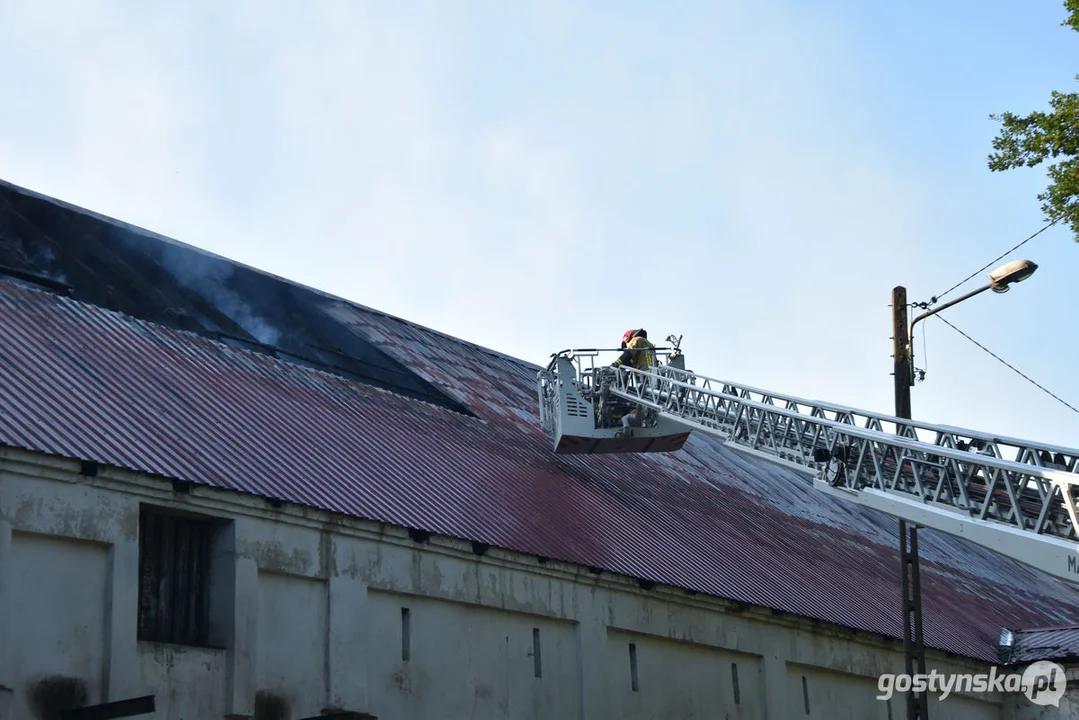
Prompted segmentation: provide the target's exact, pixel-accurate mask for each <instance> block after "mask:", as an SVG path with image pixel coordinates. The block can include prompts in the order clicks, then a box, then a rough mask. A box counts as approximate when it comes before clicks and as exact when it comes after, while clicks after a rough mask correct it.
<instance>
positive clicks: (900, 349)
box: [892, 286, 929, 720]
mask: <svg viewBox="0 0 1079 720" xmlns="http://www.w3.org/2000/svg"><path fill="white" fill-rule="evenodd" d="M892 325H893V328H892V340H893V346H894V349H893V352H892V357H893V358H894V360H895V369H894V371H893V373H892V374H893V376H894V379H895V416H896V417H897V418H903V419H905V420H910V419H911V414H910V386H911V385H912V384H913V382H912V376H911V367H910V337H909V335H908V333H907V289H906V288H905V287H901V286H900V287H896V288H893V289H892ZM898 431H899V428H898V427H897V428H896V432H898ZM896 462H902V459H901V458H896ZM899 558H900V562H901V563H902V565H903V647H904V651H905V654H906V671H907V675H908V676H911V677H913V676H914V675H918V674H922V673H925V672H926V670H925V645H924V643H923V642H922V585H921V576H920V573H919V569H918V527H917V526H916V525H911V526H910V527H909V528H908V527H907V523H906V521H905V520H900V521H899ZM928 718H929V707H928V695H927V694H926V693H924V692H921V693H915V692H914V690H910V691H909V692H908V693H907V720H928Z"/></svg>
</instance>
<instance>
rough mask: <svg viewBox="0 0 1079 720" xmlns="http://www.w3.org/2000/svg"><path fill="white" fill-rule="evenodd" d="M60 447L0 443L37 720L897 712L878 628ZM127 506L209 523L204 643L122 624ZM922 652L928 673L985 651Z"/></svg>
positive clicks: (19, 687)
mask: <svg viewBox="0 0 1079 720" xmlns="http://www.w3.org/2000/svg"><path fill="white" fill-rule="evenodd" d="M79 467H80V466H79V464H78V463H71V462H66V461H59V460H56V459H50V458H44V457H41V456H36V455H31V454H29V453H23V452H21V451H15V450H10V449H0V718H2V719H3V720H7V719H8V718H11V719H15V718H18V719H19V720H24V719H26V720H30V719H34V720H43V719H44V718H46V717H49V714H48V711H49V708H47V707H45V706H44V705H42V703H45V704H48V702H52V703H54V704H56V703H64V702H72V701H74V700H79V701H82V702H85V703H97V702H105V701H113V700H119V699H124V698H129V697H135V696H140V695H145V694H149V693H154V694H155V695H156V702H157V712H156V713H155V714H154V715H152V717H155V718H166V719H168V720H191V719H192V718H200V719H201V718H224V717H231V718H248V717H254V718H267V719H268V718H293V719H298V718H305V717H310V716H315V715H318V714H319V713H321V712H322V711H323V710H324V709H326V708H340V709H347V710H357V711H365V712H368V713H371V714H372V715H374V716H376V717H378V718H382V719H383V720H389V719H390V718H393V719H394V720H397V719H400V718H459V717H461V718H464V717H468V718H514V719H515V720H526V719H528V718H627V719H629V718H641V719H644V718H691V717H695V718H699V717H722V718H732V719H735V718H745V719H749V718H752V719H758V718H761V719H763V718H769V719H777V718H803V717H818V718H859V719H862V718H881V719H884V718H890V717H894V718H899V717H902V716H903V714H904V711H903V705H902V701H901V698H899V697H896V698H893V699H892V701H891V703H890V704H891V708H890V709H889V706H888V703H885V702H883V701H881V700H878V699H876V695H877V693H878V690H877V685H876V678H877V676H878V675H879V674H880V673H882V672H899V671H901V669H902V666H903V661H902V647H901V645H899V644H897V643H894V642H890V641H885V640H884V639H882V638H879V637H874V636H871V635H867V634H859V633H854V632H850V631H844V630H841V629H837V628H833V627H830V626H827V625H824V624H822V623H816V622H810V621H807V620H804V619H801V618H796V617H791V616H783V615H773V614H772V613H770V612H766V611H762V610H759V609H753V608H748V609H747V608H744V607H739V606H736V605H734V604H731V603H727V602H725V601H721V600H718V599H714V598H707V597H703V596H700V595H690V594H688V593H686V592H684V591H681V590H678V589H674V588H664V587H655V588H653V589H651V590H643V589H641V588H639V587H638V586H637V585H636V583H635V581H633V580H632V579H630V578H623V577H619V576H613V575H609V574H603V575H598V576H597V575H594V574H592V573H590V572H588V571H587V570H586V569H584V568H578V567H575V566H571V565H566V564H562V563H556V562H543V561H540V560H539V559H537V558H535V557H531V556H526V555H521V554H516V553H509V552H502V551H499V550H497V549H491V550H489V551H487V552H486V553H485V554H477V552H474V548H473V547H472V545H471V543H467V542H461V541H456V540H450V539H445V538H438V537H435V538H431V539H429V540H428V541H426V542H417V541H416V540H413V539H411V538H410V537H409V535H408V533H407V532H405V531H404V530H401V529H399V528H395V527H389V526H382V525H378V524H375V523H369V522H360V521H353V520H350V519H342V518H339V517H334V516H330V515H329V514H325V513H321V512H316V511H311V510H305V509H301V508H293V507H288V506H286V507H284V508H279V509H275V508H273V507H271V506H270V505H269V504H268V503H267V502H265V501H263V500H261V499H258V498H251V497H245V496H240V495H236V494H233V493H218V492H214V491H210V490H208V489H204V488H195V489H194V490H193V491H192V492H190V493H183V492H177V491H174V490H173V487H172V485H171V484H169V483H168V482H165V481H162V480H160V479H147V478H141V477H138V476H135V475H132V474H129V473H124V472H121V471H112V470H109V471H104V472H102V473H101V474H100V475H98V476H95V477H87V476H85V475H80V474H79ZM142 503H148V504H152V505H154V506H159V507H166V508H172V509H185V510H188V511H195V512H199V513H204V514H209V515H213V516H217V517H220V518H225V519H227V520H229V521H230V522H229V523H228V525H227V527H226V528H225V529H223V530H222V531H221V533H220V534H219V535H218V536H216V539H215V540H214V550H213V557H214V560H213V563H212V566H211V567H209V569H208V570H207V577H208V578H209V580H210V582H211V595H212V602H211V615H212V625H213V631H212V632H211V641H210V642H208V643H207V644H208V645H210V646H209V647H191V646H183V645H174V644H164V643H155V642H146V641H140V640H139V639H138V628H137V617H138V613H139V567H140V564H139V563H140V554H139V513H140V504H142ZM928 660H929V663H930V666H931V667H935V668H937V669H938V670H940V671H941V672H949V671H959V672H983V671H986V670H987V668H983V667H979V666H977V665H975V664H971V663H965V662H962V661H959V660H955V659H947V658H945V657H938V656H935V655H930V657H929V658H928ZM46 691H51V694H50V693H49V692H46ZM42 698H46V699H45V700H42ZM49 698H51V700H50V699H49ZM1020 700H1022V698H1020ZM1023 702H1025V701H1023ZM35 703H37V705H35ZM934 705H935V706H936V704H935V703H934ZM807 707H808V712H807ZM936 707H939V708H940V709H939V710H937V711H936V713H935V714H934V716H935V717H944V716H945V714H944V713H942V711H943V710H945V709H946V715H947V717H950V718H958V719H960V720H966V719H968V718H969V719H970V720H982V719H988V718H993V719H994V720H997V719H1000V718H1010V717H1017V718H1018V717H1046V716H1043V715H1030V714H1029V712H1028V711H1029V707H1024V706H1023V704H1022V702H1021V703H1018V704H1017V703H1014V702H1012V700H1011V699H1009V698H1004V697H999V696H994V695H980V696H977V697H970V696H962V697H961V696H953V697H950V698H948V699H947V700H946V701H944V703H943V705H940V706H936ZM936 707H935V708H934V709H936ZM1023 712H1028V714H1027V715H1023V714H1022V713H1023Z"/></svg>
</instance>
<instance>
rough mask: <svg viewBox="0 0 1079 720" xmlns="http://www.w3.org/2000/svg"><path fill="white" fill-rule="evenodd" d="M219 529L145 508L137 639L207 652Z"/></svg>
mask: <svg viewBox="0 0 1079 720" xmlns="http://www.w3.org/2000/svg"><path fill="white" fill-rule="evenodd" d="M219 527H220V523H219V522H218V521H217V520H215V519H213V518H206V517H198V516H195V517H193V516H189V515H175V514H169V513H165V512H161V511H155V510H153V509H150V508H146V507H143V509H142V512H141V513H140V518H139V639H140V640H148V641H151V642H167V643H177V644H181V645H197V646H206V645H207V644H208V639H209V628H210V571H211V566H210V552H211V547H212V542H213V538H214V535H215V533H216V532H217V530H218V528H219Z"/></svg>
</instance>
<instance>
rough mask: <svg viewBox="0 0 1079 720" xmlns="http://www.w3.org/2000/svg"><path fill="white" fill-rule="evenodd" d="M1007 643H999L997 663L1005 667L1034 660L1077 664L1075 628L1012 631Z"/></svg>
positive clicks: (1078, 628) (1077, 631)
mask: <svg viewBox="0 0 1079 720" xmlns="http://www.w3.org/2000/svg"><path fill="white" fill-rule="evenodd" d="M1010 643H1011V644H1007V643H1004V642H1002V643H1001V648H1000V661H1001V663H1003V664H1005V665H1023V664H1026V663H1031V662H1036V661H1038V660H1051V661H1054V662H1062V663H1075V662H1079V626H1068V627H1049V628H1036V629H1031V630H1014V631H1011V638H1010Z"/></svg>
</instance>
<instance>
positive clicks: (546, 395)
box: [536, 336, 690, 454]
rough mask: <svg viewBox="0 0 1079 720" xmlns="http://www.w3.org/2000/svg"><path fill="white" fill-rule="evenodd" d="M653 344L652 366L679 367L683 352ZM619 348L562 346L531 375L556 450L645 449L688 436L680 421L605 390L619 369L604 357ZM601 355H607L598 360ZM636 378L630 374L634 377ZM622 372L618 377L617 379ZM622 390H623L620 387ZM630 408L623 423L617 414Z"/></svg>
mask: <svg viewBox="0 0 1079 720" xmlns="http://www.w3.org/2000/svg"><path fill="white" fill-rule="evenodd" d="M667 339H668V340H669V341H675V343H676V345H675V347H673V348H666V347H657V348H656V349H655V351H656V359H657V362H658V365H657V368H656V372H658V373H662V372H663V368H664V367H665V366H666V367H674V368H679V369H684V368H685V358H684V356H683V355H682V354H681V351H680V350H679V349H678V347H677V341H676V340H675V338H674V337H673V336H672V337H668V338H667ZM621 352H622V351H621V350H613V349H612V350H604V349H589V350H563V351H562V352H560V353H556V354H554V355H553V356H552V358H551V362H550V364H548V366H547V367H546V369H544V370H541V371H540V372H539V373H538V375H537V378H536V380H537V386H538V390H539V407H540V419H541V422H542V424H543V430H544V432H545V433H547V436H548V437H550V438H551V439H552V440H553V441H554V451H555V452H556V453H560V454H604V453H648V452H672V451H675V450H678V449H679V448H681V447H682V445H684V444H685V442H686V440H687V439H688V438H689V434H690V428H688V427H686V425H685V424H683V423H680V422H677V421H675V420H671V419H669V418H665V417H662V416H661V415H660V414H659V413H657V412H655V411H654V410H652V409H650V408H647V407H645V406H642V405H640V404H637V403H634V402H633V401H632V400H630V399H628V398H627V397H620V396H619V395H616V394H614V393H612V392H611V388H612V386H615V387H616V386H617V385H618V383H617V382H614V378H615V377H616V376H617V374H618V373H619V369H617V368H612V367H610V363H611V362H613V361H614V359H615V358H616V357H617V356H618V355H619V354H621ZM601 355H607V356H609V360H607V362H606V363H604V364H598V363H597V359H598V358H600V357H601ZM637 378H639V375H635V376H634V379H637ZM624 381H625V378H623V383H624ZM623 394H624V393H623ZM627 414H633V415H634V417H635V421H634V422H633V424H632V425H631V426H630V427H629V428H628V429H627V428H623V426H622V417H623V416H624V415H627Z"/></svg>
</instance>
